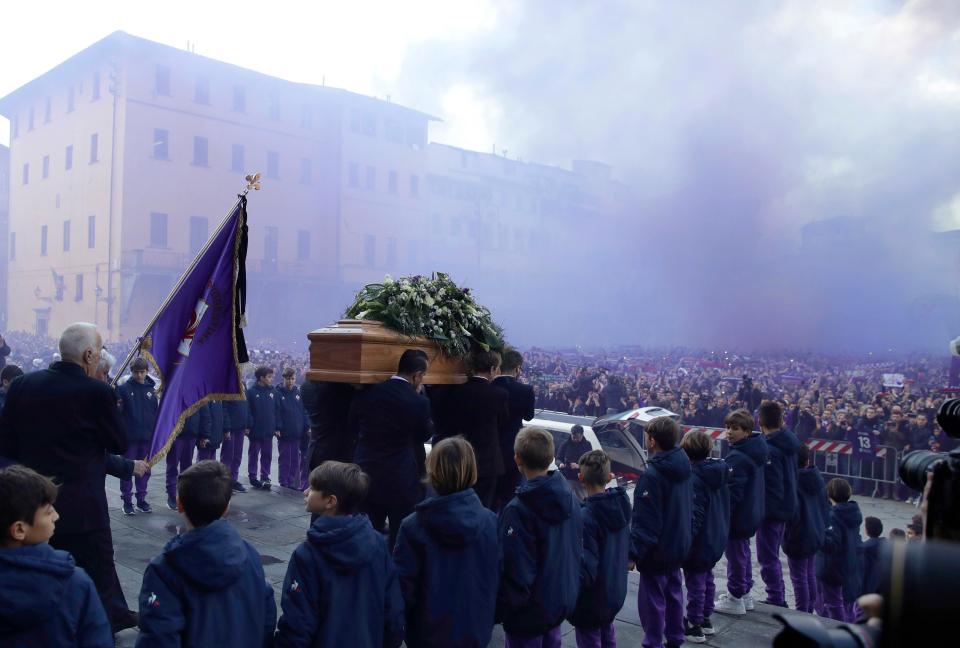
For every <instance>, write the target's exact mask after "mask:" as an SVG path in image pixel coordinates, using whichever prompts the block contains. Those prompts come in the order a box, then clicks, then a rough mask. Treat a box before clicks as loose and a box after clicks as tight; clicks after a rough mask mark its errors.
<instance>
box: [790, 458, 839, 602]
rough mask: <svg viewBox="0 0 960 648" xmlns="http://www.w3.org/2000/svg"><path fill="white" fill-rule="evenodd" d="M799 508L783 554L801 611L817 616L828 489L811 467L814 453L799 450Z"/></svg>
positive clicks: (827, 509)
mask: <svg viewBox="0 0 960 648" xmlns="http://www.w3.org/2000/svg"><path fill="white" fill-rule="evenodd" d="M797 467H798V468H799V472H798V473H797V481H798V488H797V491H798V494H799V496H800V502H799V504H800V505H799V507H798V508H797V514H796V515H795V516H794V518H793V519H792V520H791V521H790V522H788V523H787V526H786V529H785V530H784V534H783V552H784V553H785V554H787V564H788V565H789V567H790V580H791V581H792V582H793V596H794V598H795V599H796V605H797V609H798V610H800V611H801V612H813V610H814V607H815V606H816V602H817V570H816V556H817V552H818V551H819V550H820V548H821V547H822V546H823V538H824V536H825V534H826V530H827V516H828V515H829V512H830V505H829V503H828V502H827V485H826V483H824V481H823V477H822V476H821V475H820V471H819V470H818V469H817V467H816V466H814V465H813V464H811V463H810V449H809V448H807V446H805V445H801V446H800V447H799V448H798V449H797Z"/></svg>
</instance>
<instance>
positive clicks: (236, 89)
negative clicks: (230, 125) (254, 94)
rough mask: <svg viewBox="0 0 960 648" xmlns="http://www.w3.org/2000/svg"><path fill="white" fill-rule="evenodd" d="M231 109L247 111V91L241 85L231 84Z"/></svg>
mask: <svg viewBox="0 0 960 648" xmlns="http://www.w3.org/2000/svg"><path fill="white" fill-rule="evenodd" d="M233 110H234V112H238V113H245V112H247V91H246V90H245V89H244V88H242V87H241V86H233Z"/></svg>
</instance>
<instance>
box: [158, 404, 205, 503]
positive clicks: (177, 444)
mask: <svg viewBox="0 0 960 648" xmlns="http://www.w3.org/2000/svg"><path fill="white" fill-rule="evenodd" d="M209 434H210V411H209V410H208V409H207V406H206V405H204V406H203V407H201V408H200V409H198V410H197V411H196V412H194V413H193V414H191V415H190V416H188V417H187V420H186V421H184V422H183V429H182V430H180V434H178V435H177V438H176V440H174V442H173V445H171V446H170V451H169V452H167V474H166V480H167V508H168V509H170V510H171V511H176V510H178V509H177V476H178V475H179V474H180V473H182V472H183V471H185V470H186V469H187V468H189V467H190V466H191V464H193V450H194V448H195V447H196V446H197V439H199V438H200V437H201V436H205V435H209Z"/></svg>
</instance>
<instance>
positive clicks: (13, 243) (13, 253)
mask: <svg viewBox="0 0 960 648" xmlns="http://www.w3.org/2000/svg"><path fill="white" fill-rule="evenodd" d="M16 259H17V233H16V232H10V260H11V261H15V260H16Z"/></svg>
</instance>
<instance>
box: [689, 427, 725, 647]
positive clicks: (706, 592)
mask: <svg viewBox="0 0 960 648" xmlns="http://www.w3.org/2000/svg"><path fill="white" fill-rule="evenodd" d="M680 447H681V448H683V451H684V452H685V453H687V457H689V459H690V463H691V464H692V467H693V520H692V528H691V533H692V534H693V542H692V545H691V547H690V553H689V554H688V555H687V558H686V560H684V561H683V577H684V580H685V581H686V584H687V618H686V621H685V622H684V634H685V635H686V638H687V641H691V642H693V643H703V642H705V641H706V637H705V636H704V635H712V634H714V633H715V631H714V629H713V623H712V622H711V621H710V615H711V614H713V600H714V599H713V597H714V595H715V594H716V588H715V587H714V584H713V566H714V565H716V564H717V561H718V560H720V557H721V556H723V549H724V547H726V546H727V537H728V535H729V533H730V489H729V488H728V487H727V463H726V462H725V461H723V460H722V459H711V458H710V452H711V450H713V439H712V438H711V437H710V435H709V434H707V433H706V432H704V431H703V430H692V431H690V432H687V433H686V434H685V435H684V436H683V440H682V441H681V442H680Z"/></svg>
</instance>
